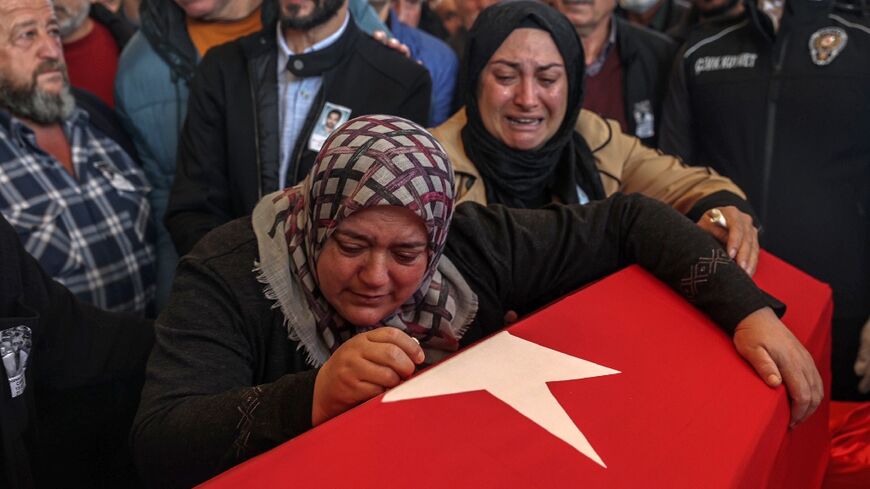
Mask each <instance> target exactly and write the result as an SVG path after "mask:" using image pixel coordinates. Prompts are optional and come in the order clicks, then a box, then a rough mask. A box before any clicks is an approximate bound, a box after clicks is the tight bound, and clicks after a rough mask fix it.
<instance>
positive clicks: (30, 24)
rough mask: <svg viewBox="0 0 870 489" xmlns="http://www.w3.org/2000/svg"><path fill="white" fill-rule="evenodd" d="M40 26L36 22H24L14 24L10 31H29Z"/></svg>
mask: <svg viewBox="0 0 870 489" xmlns="http://www.w3.org/2000/svg"><path fill="white" fill-rule="evenodd" d="M37 24H38V22H36V21H35V20H25V21H24V22H20V23H18V24H12V28H11V29H10V31H16V30H21V29H27V28H28V27H34V26H36V25H37Z"/></svg>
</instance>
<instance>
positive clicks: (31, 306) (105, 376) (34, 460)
mask: <svg viewBox="0 0 870 489" xmlns="http://www.w3.org/2000/svg"><path fill="white" fill-rule="evenodd" d="M0 270H2V271H3V278H2V280H0V338H4V339H6V338H8V337H9V336H10V335H11V333H12V332H13V331H14V329H15V328H20V327H21V326H24V327H26V328H29V330H30V335H31V336H30V351H29V355H28V358H27V360H26V362H21V364H23V365H25V366H26V369H25V371H24V377H25V382H24V384H26V386H25V387H24V390H23V393H22V394H20V395H18V396H16V397H12V392H11V387H10V383H9V382H8V380H7V377H8V374H7V371H6V369H5V368H0V373H2V374H3V375H2V376H0V377H2V378H0V443H2V445H0V455H2V456H0V487H3V488H11V489H15V488H25V487H32V486H34V485H36V486H43V487H52V486H55V487H57V484H61V485H63V486H66V487H73V486H75V487H83V486H88V485H91V484H99V483H106V481H107V480H108V479H107V478H106V477H104V476H106V475H108V474H106V471H110V470H111V468H110V467H107V466H106V465H104V464H103V463H104V461H103V460H89V461H85V464H87V466H79V467H72V468H70V465H69V464H67V460H69V459H75V458H77V457H78V455H79V453H81V452H82V451H84V450H86V448H87V447H89V446H90V445H92V444H93V443H94V442H97V441H99V442H106V441H107V440H106V439H99V438H98V436H97V435H98V434H97V433H93V432H90V433H83V435H84V436H85V437H86V438H81V437H80V438H78V439H77V440H76V441H77V443H76V444H74V445H70V446H68V447H67V448H68V450H67V451H66V452H65V453H62V454H59V455H60V457H59V458H55V457H53V456H50V455H49V454H50V453H51V449H50V448H46V446H51V447H54V448H58V445H57V443H56V441H57V438H58V437H63V436H64V435H65V433H61V432H58V431H56V430H54V429H52V428H51V427H50V426H48V425H46V424H44V423H43V422H44V421H45V418H44V414H45V413H44V412H43V411H41V410H40V409H38V408H39V407H45V405H47V404H51V403H54V402H56V399H53V398H50V397H46V396H44V395H41V394H44V393H46V392H52V393H56V392H59V391H64V390H67V389H72V388H81V387H83V386H92V385H94V384H97V383H101V382H106V381H109V380H113V379H120V378H127V377H135V376H141V375H142V372H143V371H144V367H145V360H146V359H147V357H148V353H149V352H150V351H151V345H152V343H153V341H154V332H153V329H152V326H151V322H150V321H146V320H144V319H139V318H137V317H135V316H130V315H126V314H117V313H108V312H105V311H101V310H99V309H97V308H94V307H92V306H88V305H86V304H83V303H80V302H79V301H77V300H76V299H75V297H73V295H72V294H70V293H69V291H68V290H67V289H66V288H64V287H63V286H62V285H60V284H59V283H57V282H55V281H53V280H52V279H51V278H50V277H48V276H47V275H46V274H45V272H43V270H42V268H40V266H39V264H38V263H37V262H36V260H35V259H34V258H33V257H32V256H30V255H29V254H27V252H26V251H25V250H24V248H23V247H22V246H21V243H20V241H19V239H18V234H17V233H16V232H15V230H14V229H13V228H12V226H11V225H10V224H9V223H8V222H7V221H6V219H4V218H3V217H2V216H0ZM19 337H22V336H20V335H19ZM4 353H6V355H8V349H6V350H4ZM19 355H20V354H19ZM21 359H22V358H21V356H19V360H21ZM6 360H7V361H10V362H11V361H12V360H10V359H9V358H6ZM5 363H6V362H4V366H5ZM102 399H103V398H100V400H102ZM135 399H138V392H137V393H136V396H135ZM135 399H134V400H133V402H132V404H133V407H134V408H135ZM100 400H98V399H96V398H85V399H84V400H83V402H82V403H81V404H80V405H78V406H65V407H63V406H61V408H68V409H72V408H74V407H75V408H76V409H78V410H79V412H80V413H84V414H83V416H84V417H88V416H93V417H94V418H96V417H97V416H96V415H94V411H89V410H87V409H86V408H87V407H90V408H96V410H97V411H98V412H101V413H104V412H105V411H106V410H105V409H103V408H105V407H106V406H97V403H99V402H100ZM128 410H129V407H128ZM129 414H132V411H131V412H130V413H129ZM129 414H128V416H129ZM93 421H95V422H96V423H98V424H101V425H107V424H109V425H112V427H113V429H115V430H118V433H117V435H118V437H117V438H118V439H119V441H120V443H118V444H117V445H115V446H114V447H107V448H110V449H114V450H118V449H120V448H123V447H124V444H123V441H124V438H125V436H124V429H125V427H124V426H121V427H118V426H115V425H114V424H113V420H110V419H106V418H100V419H94V420H93ZM74 422H75V423H79V422H81V423H85V424H87V423H88V422H89V421H88V420H75V421H74ZM126 422H127V423H128V424H127V425H126V426H129V422H130V418H129V417H128V419H127V421H126ZM61 429H62V430H63V431H64V432H66V433H69V432H71V431H75V430H76V429H77V427H76V426H62V427H61ZM71 450H72V451H71ZM75 451H78V452H79V453H76V452H75ZM52 455H54V454H52ZM60 467H63V469H59V468H60ZM67 469H69V470H73V471H74V472H67ZM101 472H102V474H101V475H96V476H94V475H95V474H100V473H101ZM91 476H94V477H93V478H89V477H91ZM115 482H117V480H115Z"/></svg>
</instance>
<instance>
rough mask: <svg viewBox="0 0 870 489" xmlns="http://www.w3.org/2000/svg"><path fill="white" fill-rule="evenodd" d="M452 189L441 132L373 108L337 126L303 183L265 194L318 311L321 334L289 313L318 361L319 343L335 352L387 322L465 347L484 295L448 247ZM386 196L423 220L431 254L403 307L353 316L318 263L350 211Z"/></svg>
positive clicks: (425, 339) (445, 346)
mask: <svg viewBox="0 0 870 489" xmlns="http://www.w3.org/2000/svg"><path fill="white" fill-rule="evenodd" d="M453 188H454V187H453V169H452V167H451V165H450V161H449V159H448V156H447V154H446V153H445V152H444V149H443V148H442V147H441V145H440V144H439V143H438V142H437V141H436V140H435V138H434V137H432V136H431V135H430V134H429V133H428V132H426V130H425V129H423V128H421V127H420V126H418V125H417V124H414V123H413V122H410V121H408V120H405V119H402V118H399V117H394V116H385V115H371V116H363V117H358V118H356V119H352V120H350V121H348V122H347V123H345V124H344V125H342V126H341V127H340V128H338V129H336V130H335V131H334V132H333V133H332V134H331V135H330V137H329V138H328V139H327V140H326V142H325V143H324V145H323V148H322V149H321V150H320V153H319V154H318V156H317V159H316V161H315V163H314V167H313V168H312V169H311V172H310V173H309V174H308V177H307V178H306V179H305V181H304V182H303V183H302V184H301V185H298V186H296V187H293V188H290V189H287V190H285V191H283V192H279V193H277V194H273V196H272V197H271V199H269V198H268V197H267V199H264V201H265V200H269V201H270V202H269V203H268V204H269V205H271V206H272V208H273V210H274V213H273V214H272V215H273V216H275V219H276V220H280V221H282V222H281V223H280V225H279V223H278V222H277V221H276V222H275V223H274V224H273V231H272V233H271V234H272V235H274V234H276V233H277V232H279V230H280V231H283V235H284V236H283V238H284V241H285V242H286V248H285V253H288V255H289V261H288V265H289V268H290V271H291V275H293V276H295V278H296V281H298V283H299V284H301V289H302V292H303V293H304V296H305V300H306V303H307V304H306V305H307V306H308V307H307V308H308V309H309V310H310V313H311V315H312V316H313V320H314V321H313V322H314V328H315V330H314V331H310V332H308V333H314V337H311V335H308V334H306V332H305V331H301V329H304V326H303V327H300V326H298V325H297V326H293V325H292V323H293V321H290V323H291V325H290V326H291V328H294V327H295V328H297V329H296V330H292V329H291V337H294V336H296V337H298V338H299V339H300V340H301V341H302V343H304V344H305V346H306V349H308V350H309V354H310V356H312V357H314V360H315V362H314V363H318V362H317V361H318V358H317V357H318V355H317V354H316V353H313V352H312V348H311V346H312V345H309V343H310V342H312V341H316V342H317V343H319V345H317V346H325V347H326V350H327V351H328V352H332V351H335V349H336V348H338V346H339V345H341V343H343V342H344V341H346V340H347V339H348V338H350V337H351V336H353V335H354V334H356V333H359V332H362V331H368V330H370V329H374V328H377V327H380V326H385V325H386V326H393V327H396V328H399V329H401V330H403V331H405V332H406V333H408V334H409V335H411V336H412V337H415V338H417V339H418V340H419V341H420V343H421V345H422V346H423V347H424V348H425V349H426V350H427V352H428V351H431V350H440V351H454V350H456V349H457V348H458V345H459V338H461V336H462V334H463V333H464V332H465V328H466V327H467V325H468V323H470V321H471V317H473V312H472V313H471V314H470V315H469V313H468V311H467V309H469V308H472V309H476V298H474V297H473V294H472V293H471V291H470V289H468V286H467V285H466V283H465V281H464V280H463V279H462V277H461V276H460V275H459V274H458V272H457V271H456V269H455V268H454V267H453V265H452V264H451V263H450V262H449V260H448V259H447V258H446V257H442V256H441V253H442V251H443V249H444V245H445V243H446V240H447V230H448V228H449V225H450V219H451V217H452V215H453V193H454V192H453ZM260 205H261V206H262V205H263V204H262V203H261V204H260ZM379 205H396V206H402V207H405V208H407V209H410V210H411V211H413V212H414V213H415V214H416V215H417V216H419V217H420V218H421V219H422V220H423V222H424V223H425V227H426V230H427V233H428V250H429V262H428V264H427V269H426V273H425V275H424V278H423V280H422V282H421V285H420V288H419V289H418V290H417V291H416V292H415V293H414V294H413V295H412V296H411V298H410V299H408V301H407V302H406V303H405V304H403V305H402V306H401V307H400V309H399V310H398V311H396V313H395V314H393V315H392V316H390V317H386V318H384V319H383V320H382V321H381V323H378V324H373V325H351V324H348V323H346V322H345V321H344V320H343V319H342V318H341V317H339V316H338V314H337V313H336V312H335V310H334V309H333V308H332V306H330V304H329V303H328V302H327V301H326V299H325V298H324V297H323V295H322V294H321V293H320V290H319V287H318V281H317V273H316V271H317V268H316V264H317V260H318V258H319V257H320V253H321V252H322V250H323V247H324V245H325V244H326V242H327V240H328V239H329V237H330V236H331V235H332V233H333V232H334V231H335V229H336V228H337V227H338V225H339V224H340V223H341V221H342V220H344V219H346V218H347V217H349V216H351V215H353V213H355V212H357V211H359V210H361V209H365V208H368V207H374V206H379ZM258 207H260V206H258ZM254 217H255V218H256V217H257V211H255V216H254ZM255 226H256V223H255ZM274 228H283V229H274ZM261 255H262V253H261ZM262 258H263V257H262V256H261V259H262ZM463 289H464V290H463ZM277 295H280V294H277ZM470 303H473V304H470ZM282 307H283V306H282ZM458 310H459V311H458ZM457 311H458V312H459V315H458V316H460V317H457ZM286 314H287V311H286V310H285V315H286ZM303 315H305V314H303ZM296 322H297V323H305V321H301V320H300V321H296ZM306 337H308V341H306ZM315 349H317V348H315ZM323 353H326V356H328V353H327V352H326V351H324V352H323ZM323 360H325V358H323Z"/></svg>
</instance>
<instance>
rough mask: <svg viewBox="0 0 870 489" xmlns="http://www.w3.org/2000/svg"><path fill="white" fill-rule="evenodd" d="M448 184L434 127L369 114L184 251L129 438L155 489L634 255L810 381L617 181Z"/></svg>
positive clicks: (704, 239) (301, 424) (778, 341)
mask: <svg viewBox="0 0 870 489" xmlns="http://www.w3.org/2000/svg"><path fill="white" fill-rule="evenodd" d="M453 192H454V185H453V171H452V167H451V164H450V161H449V160H448V158H447V156H446V155H445V153H444V150H443V149H442V147H441V146H440V145H439V144H438V142H437V141H436V140H435V139H433V137H432V136H431V135H430V134H429V133H428V132H426V131H425V130H424V129H422V128H421V127H419V126H417V125H416V124H414V123H412V122H409V121H406V120H404V119H401V118H397V117H391V116H362V117H358V118H356V119H352V120H350V121H348V122H347V123H345V124H344V125H342V126H341V127H339V128H338V129H336V130H335V131H334V132H333V133H332V134H331V135H330V136H329V138H328V139H327V140H326V142H325V144H324V147H323V149H322V150H321V152H320V154H319V155H318V158H317V160H316V162H315V164H314V167H313V168H312V171H311V173H310V174H309V175H308V177H307V178H306V179H305V181H304V183H303V184H302V185H300V186H298V187H295V188H292V189H287V190H285V191H281V192H276V193H274V194H271V195H268V196H266V197H265V198H264V199H263V200H262V201H261V202H260V203H259V204H258V205H257V207H256V209H255V210H254V213H253V215H252V216H251V218H250V219H239V220H236V221H233V222H230V223H228V224H226V225H224V226H222V227H220V228H219V229H217V230H215V231H213V232H212V233H210V234H209V235H208V236H206V237H205V238H204V239H203V240H202V241H201V242H200V243H199V244H198V245H197V246H196V247H195V248H194V250H193V251H192V252H191V253H190V254H188V255H187V256H185V257H184V258H183V259H182V260H181V262H180V263H179V265H178V273H177V275H176V279H175V282H174V284H173V292H172V296H171V299H170V303H169V305H168V307H167V308H166V309H165V310H164V312H163V313H162V314H161V316H160V318H159V319H158V321H157V325H156V327H155V330H156V346H155V349H154V352H153V353H152V355H151V358H150V360H149V366H148V376H147V381H146V384H145V387H144V389H143V391H142V401H141V404H140V408H139V412H138V414H137V418H136V421H135V423H134V426H133V432H132V435H131V436H132V439H133V445H134V450H135V452H136V455H137V460H138V463H139V469H140V470H139V471H140V473H141V474H144V475H145V476H146V478H149V480H146V482H147V483H148V485H150V486H156V487H170V486H171V487H190V486H193V485H196V484H197V483H199V482H201V481H203V480H205V479H206V478H208V477H211V476H213V475H215V474H216V473H217V472H219V471H222V470H225V469H227V468H229V467H230V466H232V465H235V464H236V463H239V462H241V461H242V460H245V459H247V458H250V457H252V456H254V455H257V454H259V453H261V452H263V451H265V450H268V449H270V448H272V447H274V446H276V445H277V444H279V443H281V442H283V441H285V440H287V439H290V438H292V437H295V436H297V435H299V434H301V433H303V432H305V431H306V430H308V429H310V428H311V427H312V426H315V425H317V424H320V423H321V422H323V421H325V420H327V419H329V418H331V417H334V416H336V415H338V414H340V413H342V412H344V411H346V410H348V409H350V408H351V407H353V406H355V405H357V404H359V403H361V402H364V401H366V400H368V399H371V398H373V397H375V396H376V395H378V394H380V393H382V392H384V391H385V390H386V389H389V388H391V387H394V386H396V385H398V384H399V383H400V382H402V380H403V379H406V378H408V377H409V376H411V375H412V374H413V372H414V371H415V369H416V366H417V365H419V364H421V363H422V362H424V361H426V362H429V363H434V362H436V361H438V360H439V359H440V358H441V357H442V356H444V355H446V354H448V353H450V352H453V351H455V350H457V349H458V348H459V347H460V346H463V345H468V344H470V343H472V342H474V341H476V340H478V339H481V338H483V337H484V336H486V335H488V334H490V333H492V332H494V331H497V330H499V329H501V328H502V327H503V326H504V321H505V319H504V318H505V313H506V312H507V311H516V312H517V313H519V314H520V315H522V314H527V313H529V312H531V311H534V310H535V309H538V308H540V307H543V306H545V305H546V304H548V303H550V302H552V301H554V300H556V299H557V298H559V297H561V296H562V295H564V294H566V293H568V292H571V291H573V290H575V289H577V288H578V287H580V286H581V285H584V284H587V283H589V282H591V281H594V280H597V279H599V278H601V277H603V276H605V275H607V274H609V273H612V272H614V271H616V270H618V269H619V268H621V267H623V266H625V265H626V264H627V263H630V262H633V261H636V262H638V263H640V264H641V265H643V266H645V267H646V268H648V269H649V271H650V272H652V273H653V274H654V275H655V276H657V277H659V278H660V279H661V280H663V281H665V282H666V283H668V284H669V285H670V286H671V287H672V288H674V289H676V290H678V291H680V292H681V293H683V295H684V296H686V297H687V298H688V299H690V300H692V301H693V302H694V303H695V304H696V305H697V306H698V307H699V308H701V309H702V310H703V311H705V312H706V313H707V314H709V315H710V316H711V317H712V318H713V319H714V320H716V321H717V322H718V323H719V324H720V325H722V327H723V328H724V329H726V330H728V331H729V332H733V331H734V329H735V328H738V329H740V328H742V329H743V332H744V334H743V335H742V336H741V338H743V340H741V341H740V342H739V343H740V345H738V346H739V348H741V349H739V351H741V352H744V351H757V350H758V349H757V348H755V346H757V345H755V344H753V343H752V338H756V339H758V337H753V336H752V334H753V331H754V334H758V331H760V330H763V331H764V332H765V333H764V334H766V335H774V336H776V337H775V338H770V337H767V338H765V341H766V347H767V348H774V349H778V350H780V351H778V352H777V354H779V355H785V356H779V357H778V358H786V356H788V358H794V359H800V360H791V363H790V364H788V365H785V364H784V365H782V366H781V367H780V368H783V369H784V370H783V373H785V372H789V370H790V371H791V375H788V374H786V375H784V379H785V381H786V383H787V384H789V380H790V379H791V380H792V381H793V380H794V379H818V373H817V372H816V371H815V370H814V369H813V366H812V365H813V364H812V359H811V358H809V354H808V353H806V350H803V349H802V347H801V346H800V344H799V343H797V341H796V340H795V339H794V337H793V336H789V334H788V333H787V329H786V328H785V326H784V325H782V323H780V322H779V321H778V320H777V319H776V317H775V315H774V314H773V312H771V311H770V310H769V309H767V306H768V304H769V302H768V299H767V297H766V296H765V295H764V294H763V293H762V292H761V291H759V290H758V289H757V288H756V287H755V286H754V284H753V283H752V280H751V279H750V278H749V277H748V276H747V275H746V274H745V273H744V272H743V271H742V270H741V269H740V268H739V267H738V266H736V265H735V264H734V262H733V261H730V260H728V259H727V256H724V255H722V250H721V248H720V247H719V245H718V244H717V243H716V242H715V241H714V240H713V239H712V238H710V237H709V236H707V235H706V233H704V232H703V231H701V230H700V229H699V228H698V227H697V226H694V225H693V224H691V223H690V222H688V221H686V220H685V219H684V218H683V217H682V216H680V215H679V214H676V213H675V212H674V211H672V210H670V209H669V208H667V207H665V206H664V205H663V204H659V203H656V202H654V201H652V200H649V199H647V198H644V197H640V196H623V195H619V196H614V197H612V198H610V199H607V200H604V201H601V202H598V203H595V204H591V205H588V206H570V207H569V206H557V207H552V208H547V209H541V210H516V209H508V208H505V207H502V206H491V207H483V206H480V205H478V204H473V203H467V204H463V205H462V206H459V207H458V208H456V209H454V205H453V204H454V195H453ZM448 228H449V233H448ZM448 234H449V237H448ZM705 260H706V262H705ZM711 260H714V261H715V264H716V266H715V267H713V268H710V267H707V268H706V269H705V270H706V272H705V275H704V277H703V280H695V279H696V278H697V273H694V271H697V268H698V267H699V266H704V263H709V262H710V261H711ZM252 264H255V266H256V268H255V269H254V272H255V273H252V271H251V266H252ZM759 313H762V315H763V316H764V317H763V318H761V319H758V318H759V316H758V314H759ZM748 317H753V318H755V319H753V320H751V321H752V322H751V324H748V325H747V323H746V322H747V321H748V319H747V318H748ZM746 331H749V333H746ZM747 334H748V335H749V336H747ZM762 336H764V335H762ZM746 338H749V339H748V340H747V339H746ZM415 340H416V341H415ZM768 340H769V341H768ZM735 344H736V345H737V344H738V336H737V335H735ZM758 360H759V359H757V358H755V359H752V358H750V362H752V363H753V364H758V363H759V362H758ZM765 365H767V364H765ZM492 368H493V369H499V368H500V366H499V365H493V366H492ZM786 369H788V370H786ZM760 372H761V371H760ZM819 382H820V381H819ZM793 384H794V385H789V386H788V387H789V389H790V391H792V390H796V391H797V394H806V392H803V391H805V390H806V389H808V388H809V386H808V385H804V384H797V383H793ZM819 385H820V384H819ZM817 391H818V392H821V390H820V389H817V390H816V389H815V388H814V390H813V393H814V394H815V393H816V392H817ZM811 411H812V409H809V410H808V411H807V410H804V411H798V410H795V412H800V413H804V414H803V415H799V416H805V415H806V414H807V413H808V412H811ZM440 415H441V413H438V414H436V418H433V417H432V416H431V415H430V414H428V413H427V414H421V416H424V417H423V418H421V420H422V421H423V422H431V421H432V420H433V419H434V420H435V422H442V420H441V419H439V418H437V416H440ZM443 424H444V425H445V426H446V425H448V424H449V423H443Z"/></svg>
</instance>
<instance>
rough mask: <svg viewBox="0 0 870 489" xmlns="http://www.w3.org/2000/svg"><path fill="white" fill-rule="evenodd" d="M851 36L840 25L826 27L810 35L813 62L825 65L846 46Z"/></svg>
mask: <svg viewBox="0 0 870 489" xmlns="http://www.w3.org/2000/svg"><path fill="white" fill-rule="evenodd" d="M848 40H849V36H848V35H846V31H844V30H843V29H840V28H839V27H825V28H824V29H819V30H817V31H816V32H814V33H813V35H812V36H810V57H811V58H812V60H813V63H815V64H817V65H819V66H825V65H827V64H829V63H830V62H831V61H834V58H836V57H837V55H838V54H840V52H841V51H842V50H843V48H844V47H846V42H847V41H848Z"/></svg>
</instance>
